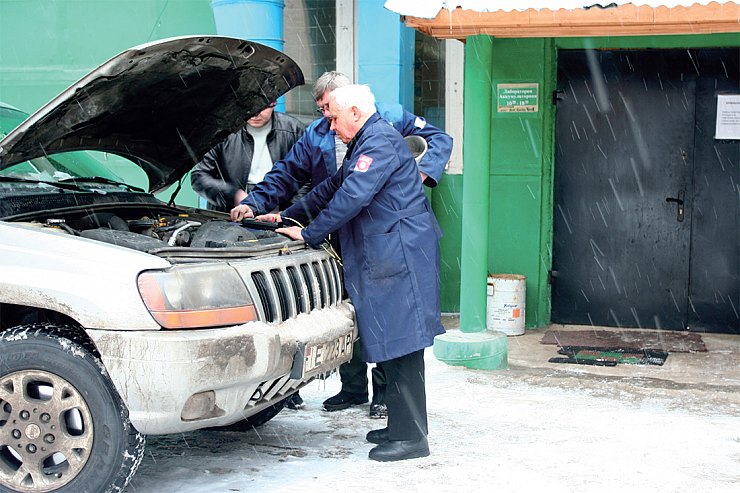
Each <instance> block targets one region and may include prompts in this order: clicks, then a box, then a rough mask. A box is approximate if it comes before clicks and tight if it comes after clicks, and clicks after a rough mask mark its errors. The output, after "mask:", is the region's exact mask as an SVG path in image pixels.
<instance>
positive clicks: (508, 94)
mask: <svg viewBox="0 0 740 493" xmlns="http://www.w3.org/2000/svg"><path fill="white" fill-rule="evenodd" d="M496 91H497V93H498V112H499V113H537V111H539V107H538V100H539V92H540V85H539V84H538V83H536V82H533V83H524V84H498V85H497V86H496Z"/></svg>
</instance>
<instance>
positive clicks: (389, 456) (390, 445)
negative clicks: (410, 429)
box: [368, 437, 429, 462]
mask: <svg viewBox="0 0 740 493" xmlns="http://www.w3.org/2000/svg"><path fill="white" fill-rule="evenodd" d="M428 455H429V443H428V442H427V439H426V437H422V438H419V439H417V440H389V441H387V442H383V443H381V444H380V445H378V446H377V447H374V448H372V449H371V450H370V453H369V454H368V457H369V458H370V459H371V460H377V461H380V462H393V461H397V460H406V459H416V458H417V457H426V456H428Z"/></svg>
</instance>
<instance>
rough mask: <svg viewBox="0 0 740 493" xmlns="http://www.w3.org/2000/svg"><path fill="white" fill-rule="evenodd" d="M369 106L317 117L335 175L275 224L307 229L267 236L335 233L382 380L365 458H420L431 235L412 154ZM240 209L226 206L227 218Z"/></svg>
mask: <svg viewBox="0 0 740 493" xmlns="http://www.w3.org/2000/svg"><path fill="white" fill-rule="evenodd" d="M374 103H375V98H374V97H373V95H372V93H371V92H370V89H369V88H368V87H367V86H361V85H350V86H345V87H341V88H338V89H336V90H335V91H334V92H332V94H331V96H330V98H329V114H328V115H327V119H328V120H329V121H331V129H332V130H334V131H336V134H337V135H338V136H339V138H341V139H342V141H343V142H345V143H348V149H347V154H346V156H345V159H344V162H343V164H342V168H341V169H340V171H338V172H337V173H335V174H334V175H333V176H332V177H331V178H329V179H328V180H325V181H323V182H322V183H321V184H319V185H318V186H316V187H315V188H314V189H313V190H312V191H311V192H310V193H309V194H308V195H306V196H305V197H304V198H303V199H302V200H301V201H300V202H298V203H296V204H294V205H292V206H291V207H289V208H288V209H286V210H284V211H283V212H282V213H281V214H280V217H282V219H283V220H286V218H288V217H290V218H299V220H300V219H301V218H303V217H304V216H305V215H310V216H313V218H314V219H313V220H312V221H311V223H310V224H309V225H308V226H306V227H305V228H300V227H297V226H294V227H289V228H282V229H278V230H277V231H278V232H279V233H284V234H286V235H288V236H290V237H292V238H293V239H296V240H303V241H305V242H306V243H308V244H309V245H311V246H313V247H314V248H318V247H319V245H320V243H321V242H322V241H323V240H324V239H326V238H327V236H328V235H329V234H330V233H332V232H335V231H338V232H339V243H340V245H341V248H342V255H343V262H342V263H343V266H344V274H345V278H346V286H347V290H348V292H349V296H350V299H351V300H352V304H353V305H354V306H355V309H356V313H357V322H358V330H359V333H360V344H361V346H362V354H363V357H364V359H365V361H367V362H376V363H378V364H379V365H380V367H381V368H382V369H383V372H384V373H385V377H386V381H387V387H386V395H385V398H386V404H387V406H388V426H387V427H385V428H382V429H379V430H372V431H370V432H369V433H368V434H367V440H368V441H370V442H373V443H376V444H377V446H376V447H374V448H373V449H372V450H371V451H370V454H369V457H370V459H373V460H378V461H396V460H404V459H412V458H416V457H426V456H427V455H429V445H428V442H427V433H428V429H427V410H426V392H425V385H424V348H426V347H429V346H431V345H432V344H433V343H434V337H435V336H437V335H439V334H442V333H444V328H443V327H442V323H441V317H440V307H439V243H438V240H439V233H438V228H437V225H436V224H437V223H436V220H435V218H434V216H433V214H432V212H431V208H430V206H429V203H428V202H427V199H426V196H425V195H424V190H423V187H422V185H421V180H418V179H414V178H415V176H416V175H417V174H418V172H419V171H418V169H417V167H416V162H415V161H414V157H413V156H412V154H411V151H410V149H409V147H408V145H407V144H406V142H405V140H404V139H403V137H402V136H401V135H400V134H399V133H398V132H396V131H395V130H394V129H393V128H391V126H390V125H388V123H387V122H386V121H384V120H382V119H381V117H380V115H379V114H378V113H377V111H376V108H375V104H374ZM248 209H249V208H248V207H247V206H245V205H241V206H238V207H236V208H235V209H234V210H232V213H231V217H232V219H234V220H240V219H241V218H242V216H243V215H244V214H245V213H246V214H248V212H249V210H248ZM259 218H260V217H258V219H259ZM262 218H263V219H264V218H266V217H262Z"/></svg>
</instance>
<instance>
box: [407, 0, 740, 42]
mask: <svg viewBox="0 0 740 493" xmlns="http://www.w3.org/2000/svg"><path fill="white" fill-rule="evenodd" d="M403 19H404V20H405V22H406V25H407V26H409V27H411V28H414V29H417V30H419V31H421V32H423V33H425V34H428V35H430V36H433V37H435V38H450V39H460V40H463V39H465V37H467V36H472V35H475V34H487V35H490V36H495V37H498V38H541V37H543V38H549V37H572V36H644V35H655V34H712V33H733V32H737V33H740V6H738V4H737V3H734V2H724V3H722V4H719V3H717V2H712V3H709V4H708V5H701V4H694V5H692V6H691V7H681V6H677V7H665V6H661V7H650V6H646V5H642V6H635V5H633V4H623V5H619V6H612V7H606V8H601V7H596V6H595V7H591V8H581V9H572V10H566V9H561V10H549V9H542V10H536V9H528V10H524V11H517V10H512V11H504V10H499V11H495V12H478V11H474V10H463V9H461V8H459V7H458V8H456V9H455V10H452V11H450V10H447V9H444V8H443V9H441V10H440V11H439V13H438V14H437V17H435V18H434V19H423V18H419V17H411V16H404V17H403ZM738 38H739V41H740V36H738Z"/></svg>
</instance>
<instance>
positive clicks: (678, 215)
mask: <svg viewBox="0 0 740 493" xmlns="http://www.w3.org/2000/svg"><path fill="white" fill-rule="evenodd" d="M685 196H686V191H685V190H679V191H678V197H666V199H665V201H666V202H675V203H676V207H677V208H678V210H677V211H676V219H677V220H678V222H682V221H683V217H684V205H683V202H684V197H685Z"/></svg>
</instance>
